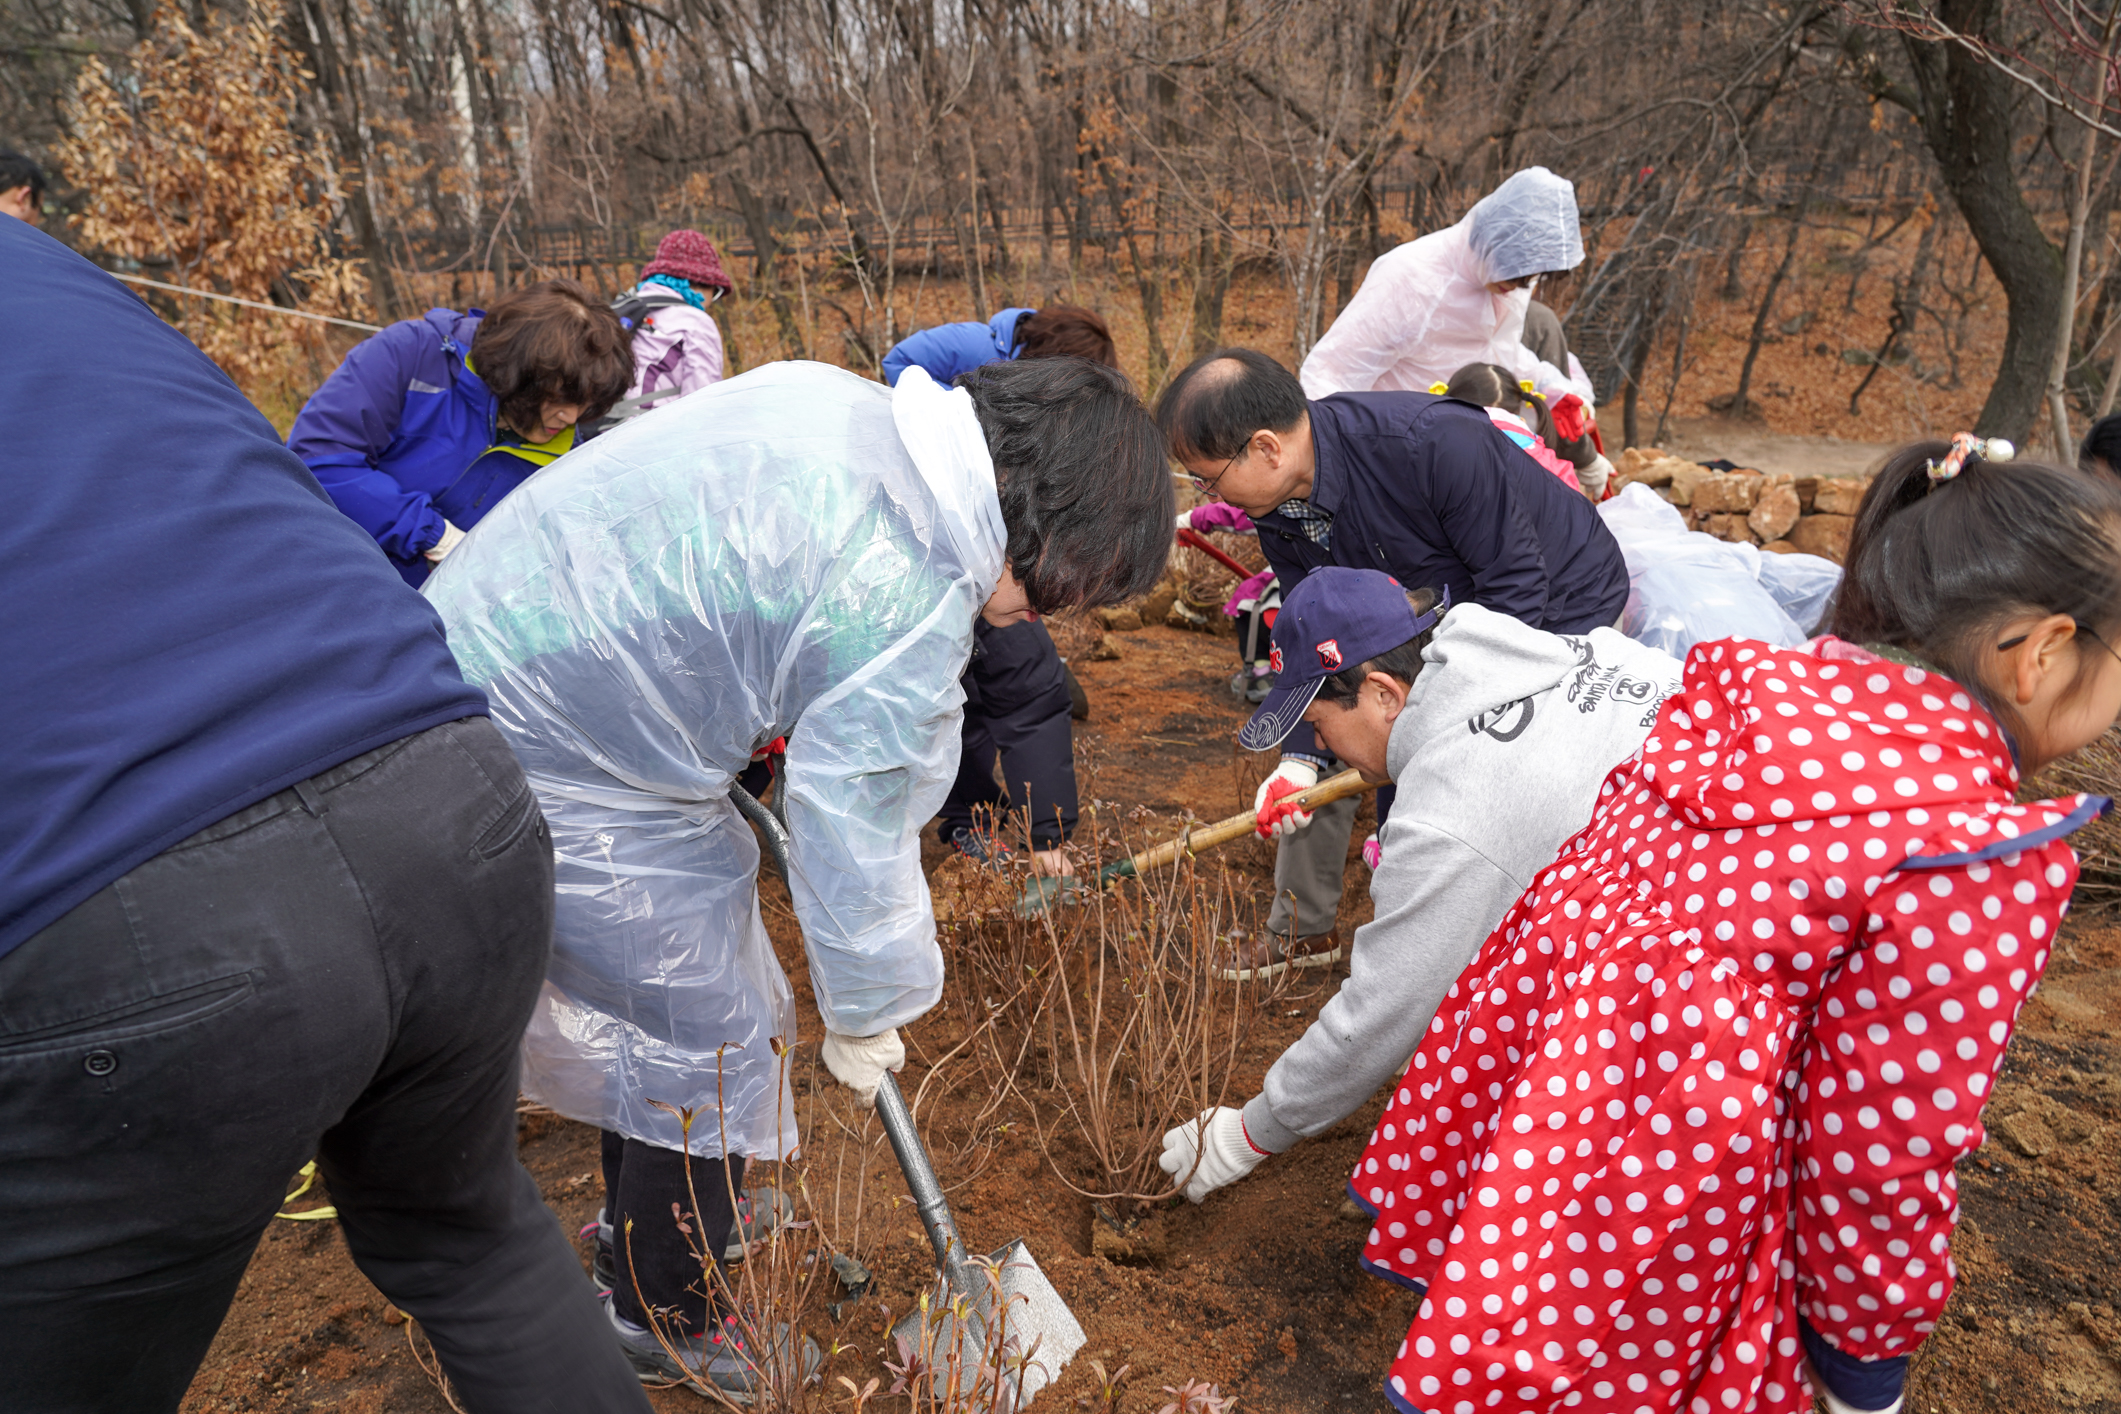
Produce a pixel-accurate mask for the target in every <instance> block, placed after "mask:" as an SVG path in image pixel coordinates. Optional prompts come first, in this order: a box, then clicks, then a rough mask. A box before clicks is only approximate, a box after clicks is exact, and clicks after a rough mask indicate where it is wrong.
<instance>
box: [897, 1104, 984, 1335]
mask: <svg viewBox="0 0 2121 1414" xmlns="http://www.w3.org/2000/svg"><path fill="white" fill-rule="evenodd" d="M876 1117H877V1118H878V1119H880V1120H882V1121H883V1122H884V1137H885V1138H887V1139H889V1140H890V1141H891V1152H892V1153H893V1154H896V1155H897V1156H898V1166H899V1171H900V1172H902V1173H903V1174H905V1175H906V1191H907V1192H909V1193H911V1194H912V1195H913V1206H914V1208H915V1209H916V1210H918V1211H919V1213H920V1215H921V1226H922V1227H924V1228H926V1229H927V1230H928V1241H929V1244H930V1245H931V1246H933V1247H934V1248H935V1264H936V1265H937V1266H938V1267H941V1268H942V1270H943V1278H944V1280H946V1281H948V1282H949V1283H950V1290H951V1291H952V1292H954V1293H956V1294H957V1295H958V1296H961V1297H963V1298H964V1299H965V1300H967V1301H970V1302H972V1303H973V1305H974V1306H975V1307H978V1306H980V1305H981V1304H982V1303H981V1301H980V1296H981V1287H980V1285H979V1284H978V1283H976V1282H974V1281H973V1280H972V1274H971V1273H970V1272H968V1271H967V1270H966V1269H965V1240H964V1238H963V1237H961V1236H959V1235H958V1231H957V1220H956V1219H955V1218H952V1217H951V1216H950V1200H949V1199H947V1198H945V1197H944V1196H943V1185H942V1183H941V1182H940V1181H939V1180H938V1179H937V1178H936V1176H935V1165H933V1164H931V1163H929V1162H928V1146H927V1145H925V1144H923V1143H921V1132H920V1130H918V1129H917V1128H915V1127H914V1124H913V1111H911V1110H909V1109H907V1108H906V1097H905V1096H904V1095H903V1094H901V1093H900V1092H899V1088H898V1078H897V1077H896V1076H894V1075H892V1073H891V1072H890V1071H888V1070H887V1071H885V1072H884V1078H883V1079H882V1080H881V1081H879V1082H878V1083H877V1087H876Z"/></svg>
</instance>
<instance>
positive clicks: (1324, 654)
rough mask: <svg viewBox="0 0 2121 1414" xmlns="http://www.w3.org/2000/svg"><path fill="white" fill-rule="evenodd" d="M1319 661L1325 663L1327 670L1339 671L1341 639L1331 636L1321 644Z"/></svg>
mask: <svg viewBox="0 0 2121 1414" xmlns="http://www.w3.org/2000/svg"><path fill="white" fill-rule="evenodd" d="M1318 661H1319V662H1320V663H1322V664H1324V665H1325V669H1326V671H1327V672H1329V673H1330V672H1334V671H1337V670H1338V669H1339V667H1340V640H1339V639H1337V638H1329V639H1327V640H1326V641H1325V642H1324V643H1321V644H1319V645H1318Z"/></svg>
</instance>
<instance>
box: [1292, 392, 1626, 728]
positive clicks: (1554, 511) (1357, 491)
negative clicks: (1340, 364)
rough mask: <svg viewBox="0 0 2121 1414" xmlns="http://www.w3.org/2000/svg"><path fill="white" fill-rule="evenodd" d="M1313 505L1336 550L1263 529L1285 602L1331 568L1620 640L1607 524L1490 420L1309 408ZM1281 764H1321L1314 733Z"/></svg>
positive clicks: (1622, 569) (1435, 402)
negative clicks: (1377, 573)
mask: <svg viewBox="0 0 2121 1414" xmlns="http://www.w3.org/2000/svg"><path fill="white" fill-rule="evenodd" d="M1310 409H1311V446H1312V449H1313V452H1314V455H1315V459H1316V472H1315V475H1314V479H1313V481H1312V485H1311V495H1310V497H1309V499H1310V502H1311V504H1312V505H1314V506H1316V507H1318V508H1319V509H1320V510H1323V511H1327V512H1330V513H1331V514H1332V517H1333V532H1332V536H1331V538H1330V540H1329V542H1328V545H1326V546H1321V545H1318V544H1315V543H1313V542H1312V541H1311V540H1309V539H1307V538H1306V537H1305V535H1304V533H1303V529H1302V527H1301V525H1300V524H1299V523H1298V522H1297V521H1295V520H1294V519H1292V518H1290V517H1288V516H1285V515H1280V514H1272V515H1265V516H1255V517H1253V523H1254V524H1255V525H1257V526H1258V527H1259V546H1260V549H1262V550H1264V551H1265V552H1266V555H1267V562H1268V563H1269V564H1271V565H1272V566H1273V567H1274V573H1275V574H1276V575H1277V576H1278V577H1279V578H1280V580H1281V592H1282V595H1283V597H1284V598H1285V599H1286V598H1287V596H1288V595H1289V594H1290V592H1291V591H1293V590H1294V589H1295V588H1296V586H1297V585H1298V584H1299V583H1301V582H1302V580H1303V577H1304V576H1305V575H1307V574H1309V573H1310V572H1311V571H1312V570H1314V569H1317V568H1319V567H1320V566H1322V565H1342V566H1346V567H1348V568H1350V569H1374V570H1383V571H1384V572H1385V573H1386V574H1389V575H1391V576H1392V577H1393V578H1395V579H1397V580H1398V581H1399V582H1400V583H1401V584H1403V585H1405V586H1406V587H1407V588H1409V589H1421V588H1429V589H1449V590H1450V591H1451V602H1452V603H1454V604H1463V603H1467V602H1471V603H1475V604H1480V605H1484V606H1485V607H1487V608H1490V609H1493V610H1495V611H1496V612H1497V613H1503V614H1509V615H1510V616H1512V617H1513V618H1517V619H1521V620H1523V621H1524V622H1525V623H1527V624H1530V625H1531V626H1532V627H1533V628H1541V629H1546V630H1548V631H1549V632H1553V633H1588V632H1589V631H1590V630H1592V629H1594V628H1597V627H1599V626H1600V625H1604V626H1606V627H1611V626H1612V625H1613V624H1614V623H1616V622H1617V621H1618V620H1619V618H1620V611H1621V610H1622V609H1623V608H1625V607H1626V606H1627V602H1628V567H1627V562H1626V561H1624V560H1623V559H1622V558H1621V556H1620V544H1619V542H1618V541H1616V540H1614V539H1613V534H1612V532H1611V531H1609V530H1607V529H1606V528H1605V522H1604V521H1602V520H1600V519H1599V517H1598V512H1597V510H1596V509H1595V508H1593V507H1592V505H1591V503H1590V502H1589V501H1587V500H1585V499H1584V497H1583V495H1582V493H1581V492H1578V491H1573V490H1571V489H1569V487H1567V486H1566V485H1564V484H1562V482H1561V481H1560V480H1559V479H1558V478H1557V477H1555V476H1554V474H1553V473H1552V472H1549V471H1548V470H1546V468H1544V467H1542V466H1540V465H1539V463H1537V462H1535V461H1533V460H1532V459H1531V458H1530V457H1528V456H1526V455H1525V454H1524V453H1523V452H1522V451H1521V450H1519V449H1518V447H1517V446H1516V444H1515V443H1513V442H1511V441H1510V440H1509V438H1507V437H1505V436H1503V434H1502V433H1501V432H1499V431H1497V430H1496V427H1495V424H1494V423H1492V422H1490V421H1488V417H1487V414H1486V413H1484V412H1482V411H1481V410H1480V409H1478V408H1476V407H1473V406H1471V405H1469V404H1466V403H1461V402H1458V401H1456V400H1454V399H1451V398H1443V397H1438V396H1435V395H1433V394H1430V393H1336V394H1334V395H1333V396H1332V397H1330V398H1321V399H1320V400H1318V401H1317V402H1314V403H1312V404H1311V405H1310ZM1282 750H1283V751H1284V752H1293V753H1295V754H1298V755H1306V756H1314V757H1323V756H1325V754H1326V753H1325V751H1324V749H1323V748H1322V747H1320V746H1318V745H1317V742H1316V738H1315V736H1314V734H1313V733H1312V730H1311V728H1310V727H1309V726H1308V725H1302V724H1300V725H1298V727H1297V729H1296V730H1295V731H1294V732H1292V733H1290V735H1289V736H1288V738H1287V739H1286V740H1284V741H1283V742H1282Z"/></svg>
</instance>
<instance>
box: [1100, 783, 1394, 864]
mask: <svg viewBox="0 0 2121 1414" xmlns="http://www.w3.org/2000/svg"><path fill="white" fill-rule="evenodd" d="M1375 789H1377V783H1376V782H1373V781H1366V780H1364V779H1363V778H1362V772H1360V771H1354V770H1348V771H1342V772H1341V773H1340V774H1339V775H1337V776H1333V777H1330V778H1328V779H1326V780H1323V781H1320V782H1319V783H1318V784H1317V785H1315V786H1312V787H1311V788H1310V789H1309V790H1306V791H1299V792H1297V793H1296V794H1295V795H1287V796H1283V797H1282V803H1283V804H1293V805H1295V806H1297V807H1299V808H1300V809H1304V810H1316V809H1318V808H1319V807H1320V806H1322V805H1331V804H1332V803H1333V802H1334V801H1336V800H1346V799H1347V798H1348V797H1349V796H1351V795H1361V794H1362V793H1363V792H1364V791H1370V790H1375ZM1258 824H1259V815H1258V813H1257V812H1255V811H1251V810H1247V811H1245V812H1244V813H1243V814H1241V815H1232V816H1231V817H1230V818H1229V819H1227V820H1218V821H1216V822H1215V823H1214V824H1212V825H1202V826H1201V827H1200V828H1199V829H1195V830H1188V831H1186V833H1184V834H1182V835H1180V836H1179V837H1178V838H1177V839H1175V840H1167V841H1165V842H1164V843H1163V844H1160V845H1157V846H1156V847H1155V848H1154V849H1145V850H1143V851H1142V852H1141V853H1140V854H1137V855H1135V856H1134V857H1133V858H1132V859H1122V860H1120V861H1119V862H1118V863H1116V864H1107V865H1106V866H1105V867H1104V868H1103V869H1102V870H1101V871H1099V874H1098V880H1099V882H1100V883H1102V882H1105V881H1108V880H1111V879H1133V878H1137V877H1139V876H1140V875H1142V874H1144V873H1146V872H1148V871H1149V870H1151V869H1160V868H1162V867H1163V866H1164V865H1166V864H1176V863H1177V862H1178V861H1179V860H1180V859H1182V858H1184V857H1185V856H1186V855H1189V854H1198V853H1200V852H1201V851H1202V850H1204V849H1213V848H1215V846H1217V845H1219V844H1228V843H1229V842H1230V841H1231V840H1234V839H1236V838H1237V837H1238V836H1240V835H1243V834H1246V833H1248V832H1250V831H1251V830H1253V829H1255V828H1257V827H1258Z"/></svg>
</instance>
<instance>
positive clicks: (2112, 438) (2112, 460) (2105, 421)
mask: <svg viewBox="0 0 2121 1414" xmlns="http://www.w3.org/2000/svg"><path fill="white" fill-rule="evenodd" d="M2077 465H2078V466H2079V467H2080V468H2082V469H2083V470H2085V471H2097V472H2104V473H2106V474H2107V475H2109V476H2121V412H2117V413H2114V414H2112V415H2111V416H2108V417H2102V418H2100V419H2099V420H2098V421H2097V422H2095V423H2093V424H2092V425H2091V430H2090V431H2088V432H2086V433H2085V434H2084V445H2083V446H2081V447H2079V448H2078V449H2077Z"/></svg>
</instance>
